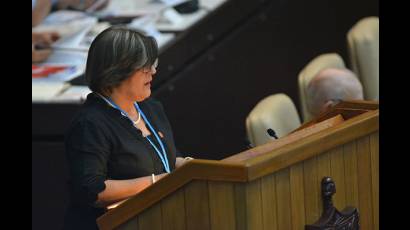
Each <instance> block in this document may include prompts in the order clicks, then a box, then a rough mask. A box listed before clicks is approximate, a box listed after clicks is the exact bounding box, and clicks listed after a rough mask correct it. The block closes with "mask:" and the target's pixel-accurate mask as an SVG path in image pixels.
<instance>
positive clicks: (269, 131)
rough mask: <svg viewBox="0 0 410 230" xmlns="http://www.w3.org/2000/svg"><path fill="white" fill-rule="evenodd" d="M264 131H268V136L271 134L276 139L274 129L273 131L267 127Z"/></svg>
mask: <svg viewBox="0 0 410 230" xmlns="http://www.w3.org/2000/svg"><path fill="white" fill-rule="evenodd" d="M266 131H267V132H268V134H269V136H271V137H273V138H275V139H278V136H276V133H275V131H273V129H268V130H266Z"/></svg>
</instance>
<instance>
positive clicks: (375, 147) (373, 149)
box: [370, 132, 379, 230]
mask: <svg viewBox="0 0 410 230" xmlns="http://www.w3.org/2000/svg"><path fill="white" fill-rule="evenodd" d="M370 158H371V159H370V160H371V164H372V166H371V167H372V191H373V193H372V198H373V223H374V229H375V230H378V229H379V132H377V133H374V134H372V135H371V136H370Z"/></svg>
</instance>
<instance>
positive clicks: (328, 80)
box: [307, 68, 363, 116]
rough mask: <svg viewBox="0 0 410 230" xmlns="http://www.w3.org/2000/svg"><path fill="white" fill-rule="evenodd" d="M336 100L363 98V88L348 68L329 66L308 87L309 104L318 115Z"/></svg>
mask: <svg viewBox="0 0 410 230" xmlns="http://www.w3.org/2000/svg"><path fill="white" fill-rule="evenodd" d="M334 100H363V88H362V85H361V84H360V81H359V80H358V79H357V77H356V76H355V74H354V73H353V72H352V71H350V70H348V69H335V68H328V69H324V70H322V71H320V72H319V73H318V74H317V75H316V76H315V77H314V78H313V79H312V80H311V81H310V82H309V85H308V88H307V106H308V110H309V112H310V113H311V114H312V115H313V116H316V115H318V114H319V113H320V112H323V111H324V110H325V109H326V108H327V107H328V106H329V105H331V104H332V102H333V101H334Z"/></svg>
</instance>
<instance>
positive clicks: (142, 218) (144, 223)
mask: <svg viewBox="0 0 410 230" xmlns="http://www.w3.org/2000/svg"><path fill="white" fill-rule="evenodd" d="M161 220H162V214H161V205H159V204H157V205H153V206H152V207H150V208H148V209H147V210H145V211H144V212H142V213H141V214H140V215H139V216H138V226H139V230H162V221H161Z"/></svg>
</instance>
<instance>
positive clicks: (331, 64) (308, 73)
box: [298, 53, 346, 122]
mask: <svg viewBox="0 0 410 230" xmlns="http://www.w3.org/2000/svg"><path fill="white" fill-rule="evenodd" d="M326 68H341V69H344V68H346V67H345V64H344V61H343V59H342V57H340V55H338V54H337V53H327V54H322V55H320V56H318V57H316V58H314V59H313V60H311V61H310V62H309V63H308V64H307V65H306V66H305V68H303V69H302V71H300V73H299V76H298V84H299V97H300V104H301V111H302V117H303V121H304V122H306V121H309V120H311V119H312V118H313V116H312V115H311V114H310V113H309V111H308V109H307V100H308V98H307V87H308V85H309V82H310V81H311V80H312V79H313V77H314V76H316V74H318V73H319V72H320V71H321V70H323V69H326Z"/></svg>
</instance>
